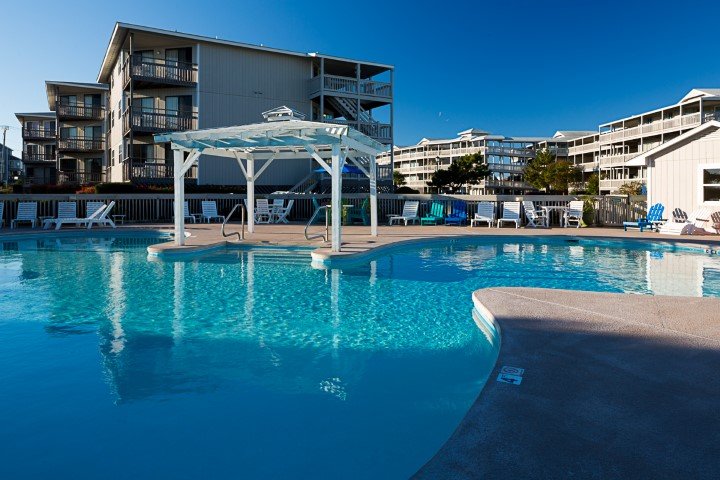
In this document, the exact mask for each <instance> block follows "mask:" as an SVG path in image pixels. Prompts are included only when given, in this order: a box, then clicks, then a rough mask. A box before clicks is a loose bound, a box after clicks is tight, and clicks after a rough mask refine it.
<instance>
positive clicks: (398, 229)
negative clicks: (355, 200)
mask: <svg viewBox="0 0 720 480" xmlns="http://www.w3.org/2000/svg"><path fill="white" fill-rule="evenodd" d="M153 227H154V226H146V228H153ZM159 227H162V228H164V229H168V228H171V226H169V225H167V224H164V225H162V226H155V228H159ZM131 228H132V227H131ZM237 228H238V225H232V224H229V225H228V228H227V230H228V232H233V231H237ZM304 228H305V226H304V225H299V224H289V225H258V226H256V231H255V233H248V232H247V231H246V232H245V240H244V241H241V242H238V241H236V240H233V239H232V238H230V237H228V238H223V237H222V235H221V233H220V225H218V224H189V225H187V232H189V233H190V237H188V238H187V239H186V245H185V246H183V247H178V246H176V245H174V243H172V242H166V243H161V244H158V245H153V246H151V247H150V248H149V249H148V251H149V252H150V253H152V254H156V255H167V254H179V253H180V254H182V253H197V252H202V251H205V250H209V249H213V248H219V247H223V246H225V245H234V244H240V245H251V246H252V245H274V246H287V247H315V250H314V251H313V258H314V259H316V260H321V261H329V260H333V259H337V258H346V257H362V256H364V255H366V254H368V253H370V252H371V251H374V250H377V249H379V248H383V247H388V246H392V245H395V244H398V243H412V242H418V241H425V240H428V239H438V238H457V237H474V236H480V237H487V236H497V235H502V236H508V235H511V236H517V237H526V236H529V237H542V236H552V237H555V236H568V237H589V238H615V239H643V240H654V241H663V242H673V243H688V244H692V243H703V244H720V236H718V235H701V236H689V235H685V236H672V235H660V234H658V233H654V232H648V231H645V232H642V233H641V232H639V231H637V230H633V231H627V232H625V231H623V230H622V229H621V228H560V227H555V228H548V229H542V228H541V229H533V228H519V229H515V228H487V227H474V228H470V227H448V226H444V225H440V226H416V225H409V226H407V227H406V226H380V227H378V233H379V235H378V236H377V237H372V236H371V235H370V229H369V227H363V226H346V227H343V238H342V240H343V242H342V251H341V252H331V251H330V248H329V244H328V243H324V242H322V240H318V239H315V240H306V239H305V236H304ZM322 230H323V228H322V227H321V226H319V225H318V226H314V227H313V229H312V231H311V232H312V233H318V232H321V231H322Z"/></svg>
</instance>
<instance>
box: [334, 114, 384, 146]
mask: <svg viewBox="0 0 720 480" xmlns="http://www.w3.org/2000/svg"><path fill="white" fill-rule="evenodd" d="M330 122H331V123H337V124H339V125H349V126H350V127H352V128H354V129H355V130H357V131H359V132H360V133H363V134H365V135H367V136H368V137H370V138H374V139H375V140H377V141H379V142H390V140H391V139H392V127H391V126H390V125H389V124H387V123H379V122H348V121H347V120H338V119H332V120H330Z"/></svg>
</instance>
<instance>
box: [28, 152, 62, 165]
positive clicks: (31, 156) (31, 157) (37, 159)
mask: <svg viewBox="0 0 720 480" xmlns="http://www.w3.org/2000/svg"><path fill="white" fill-rule="evenodd" d="M22 161H23V162H25V163H43V162H52V163H55V155H54V154H53V155H48V154H46V153H28V152H23V153H22Z"/></svg>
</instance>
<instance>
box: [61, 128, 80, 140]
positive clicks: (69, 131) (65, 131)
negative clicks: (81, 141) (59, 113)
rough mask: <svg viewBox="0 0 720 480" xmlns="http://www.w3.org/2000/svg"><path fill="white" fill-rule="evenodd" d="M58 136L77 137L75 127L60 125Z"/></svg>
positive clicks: (64, 137) (65, 137) (62, 137)
mask: <svg viewBox="0 0 720 480" xmlns="http://www.w3.org/2000/svg"><path fill="white" fill-rule="evenodd" d="M60 138H61V139H67V138H77V127H62V128H61V129H60Z"/></svg>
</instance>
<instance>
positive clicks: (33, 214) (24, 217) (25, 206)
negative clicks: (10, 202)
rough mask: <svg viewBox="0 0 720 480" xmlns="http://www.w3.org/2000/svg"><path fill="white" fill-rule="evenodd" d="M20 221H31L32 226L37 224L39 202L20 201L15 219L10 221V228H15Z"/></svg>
mask: <svg viewBox="0 0 720 480" xmlns="http://www.w3.org/2000/svg"><path fill="white" fill-rule="evenodd" d="M20 222H29V223H30V226H31V227H32V228H35V225H36V224H37V202H20V203H18V210H17V215H16V216H15V219H14V220H12V221H11V222H10V228H15V225H17V224H18V223H20Z"/></svg>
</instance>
